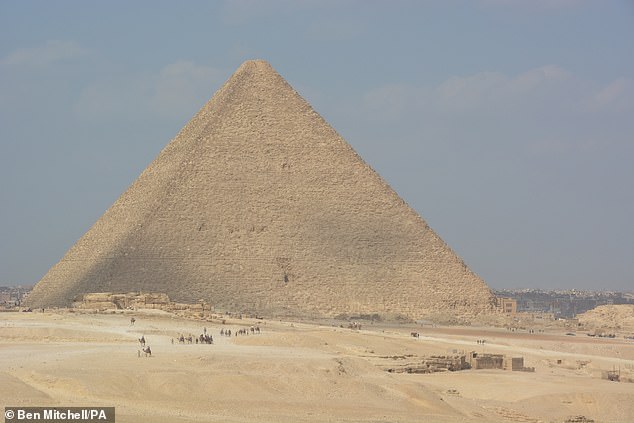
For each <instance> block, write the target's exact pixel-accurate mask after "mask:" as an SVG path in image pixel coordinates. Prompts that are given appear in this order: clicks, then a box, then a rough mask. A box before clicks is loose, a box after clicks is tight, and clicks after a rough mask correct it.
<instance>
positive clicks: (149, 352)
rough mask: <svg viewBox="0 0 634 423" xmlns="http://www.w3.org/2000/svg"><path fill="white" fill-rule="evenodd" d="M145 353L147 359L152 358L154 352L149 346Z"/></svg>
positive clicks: (145, 348)
mask: <svg viewBox="0 0 634 423" xmlns="http://www.w3.org/2000/svg"><path fill="white" fill-rule="evenodd" d="M143 352H144V353H145V356H146V357H148V356H149V357H152V350H151V349H150V346H149V345H148V346H147V347H143Z"/></svg>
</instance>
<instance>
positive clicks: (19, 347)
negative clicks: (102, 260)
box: [0, 312, 634, 423]
mask: <svg viewBox="0 0 634 423" xmlns="http://www.w3.org/2000/svg"><path fill="white" fill-rule="evenodd" d="M131 316H135V317H136V323H135V325H134V326H131V325H130V317H131ZM252 325H259V327H260V328H261V333H260V334H259V335H249V336H238V337H235V336H232V337H231V338H227V337H221V336H220V335H219V333H220V330H221V329H232V330H233V331H234V332H235V331H236V330H237V329H240V328H249V327H250V326H252ZM337 325H338V323H337V324H334V325H333V322H320V323H310V322H302V323H300V322H286V321H279V320H275V321H274V320H250V319H234V320H232V319H227V321H226V324H224V325H223V324H222V322H221V321H220V320H213V321H196V320H188V319H182V318H178V317H175V316H172V315H170V314H167V313H162V312H152V313H150V312H126V313H116V314H92V313H69V312H50V313H49V312H45V313H39V312H38V313H0V407H4V406H47V405H58V406H93V405H101V406H114V407H116V419H117V422H120V423H121V422H137V421H140V420H141V419H142V418H143V419H146V421H153V422H421V421H429V422H441V423H442V422H563V421H565V420H566V419H567V418H569V417H571V416H579V415H583V416H585V417H587V418H591V419H594V420H595V421H596V422H632V421H634V383H623V382H621V383H617V382H610V381H607V380H603V379H601V373H602V371H606V370H613V369H621V371H622V374H623V375H627V376H632V375H634V341H631V340H625V339H623V337H620V339H619V338H615V339H606V338H590V337H587V336H585V335H584V334H581V333H579V334H577V335H576V336H566V335H565V334H564V333H563V332H559V333H554V332H553V333H541V332H538V333H535V334H530V333H527V332H522V333H519V332H509V331H508V330H505V329H497V328H473V327H421V326H420V325H414V324H401V325H397V324H394V325H388V324H370V323H364V325H363V327H362V330H351V329H347V328H340V327H338V326H337ZM203 328H206V329H207V331H208V333H210V334H212V335H213V337H214V341H215V342H214V344H213V345H197V344H191V345H182V344H179V343H178V342H177V340H176V339H175V343H174V344H172V342H171V340H172V338H176V337H177V335H178V334H179V333H184V334H186V335H187V334H189V333H192V334H194V335H199V334H200V333H202V332H203ZM412 331H418V332H420V334H421V336H420V338H413V337H411V336H410V333H411V332H412ZM141 335H144V336H145V338H146V339H147V340H148V344H149V345H150V346H151V348H152V352H153V356H152V357H149V358H145V357H140V358H139V357H138V350H139V343H138V341H137V339H138V338H139V337H140V336H141ZM478 339H486V342H485V343H484V344H478V343H477V340H478ZM461 351H465V352H467V351H478V352H484V353H503V354H508V355H512V356H516V357H518V356H522V357H524V361H525V366H528V367H535V372H534V373H528V372H510V371H503V370H465V371H459V372H442V373H434V374H407V373H389V372H387V371H385V369H386V368H388V367H389V366H391V365H394V364H395V363H400V362H402V360H410V361H412V362H413V361H415V360H416V358H417V357H421V356H425V355H432V354H434V355H445V354H452V353H454V352H461ZM558 360H560V361H559V362H558ZM148 418H149V420H147V419H148Z"/></svg>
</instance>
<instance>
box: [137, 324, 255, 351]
mask: <svg viewBox="0 0 634 423" xmlns="http://www.w3.org/2000/svg"><path fill="white" fill-rule="evenodd" d="M135 322H136V319H135V318H134V317H132V318H131V319H130V326H134V323H135ZM249 334H251V335H255V334H260V327H259V326H251V327H249V328H241V329H238V330H235V331H233V332H232V331H231V329H224V328H223V329H220V336H229V337H230V336H232V335H235V336H238V335H249ZM176 339H177V341H178V343H179V344H194V343H196V344H213V343H214V338H213V336H212V335H211V334H209V333H207V328H203V333H201V334H200V335H199V336H197V337H196V336H194V335H192V334H191V333H190V334H188V335H187V336H185V334H184V333H179V334H178V336H177V337H176ZM138 341H139V344H140V345H141V349H139V350H137V356H138V357H141V354H142V353H143V354H145V356H146V357H151V356H152V350H151V349H150V346H149V345H147V340H146V339H145V335H141V337H140V338H139V339H138ZM172 345H174V338H172Z"/></svg>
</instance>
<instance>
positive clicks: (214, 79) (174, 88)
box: [151, 61, 224, 116]
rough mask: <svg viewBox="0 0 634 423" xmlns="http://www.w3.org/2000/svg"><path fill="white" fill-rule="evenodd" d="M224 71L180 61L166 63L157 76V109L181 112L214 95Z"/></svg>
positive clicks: (153, 100) (171, 113)
mask: <svg viewBox="0 0 634 423" xmlns="http://www.w3.org/2000/svg"><path fill="white" fill-rule="evenodd" d="M223 76H224V73H223V72H222V71H220V70H218V69H216V68H213V67H210V66H201V65H196V64H195V63H193V62H188V61H179V62H176V63H172V64H170V65H167V66H166V67H164V68H163V69H162V70H161V72H160V73H159V75H158V77H157V78H156V83H155V88H154V90H155V91H154V95H153V96H152V98H151V103H152V107H153V109H154V110H156V111H157V112H159V113H160V114H162V115H165V116H174V115H179V113H180V112H181V111H182V110H183V109H185V110H187V109H189V108H191V107H193V106H198V107H200V106H202V104H203V103H204V102H205V101H206V100H207V99H209V98H210V97H211V95H212V94H213V92H214V91H215V89H216V88H217V85H218V84H219V83H220V82H221V80H222V78H223Z"/></svg>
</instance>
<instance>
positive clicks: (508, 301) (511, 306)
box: [495, 297, 517, 314]
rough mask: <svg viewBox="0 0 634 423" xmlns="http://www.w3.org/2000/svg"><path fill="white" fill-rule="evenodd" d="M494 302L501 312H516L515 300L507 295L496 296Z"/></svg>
mask: <svg viewBox="0 0 634 423" xmlns="http://www.w3.org/2000/svg"><path fill="white" fill-rule="evenodd" d="M495 300H496V304H497V307H498V309H499V310H500V311H501V312H502V313H508V314H515V313H517V301H516V300H514V299H513V298H508V297H496V298H495Z"/></svg>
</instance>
